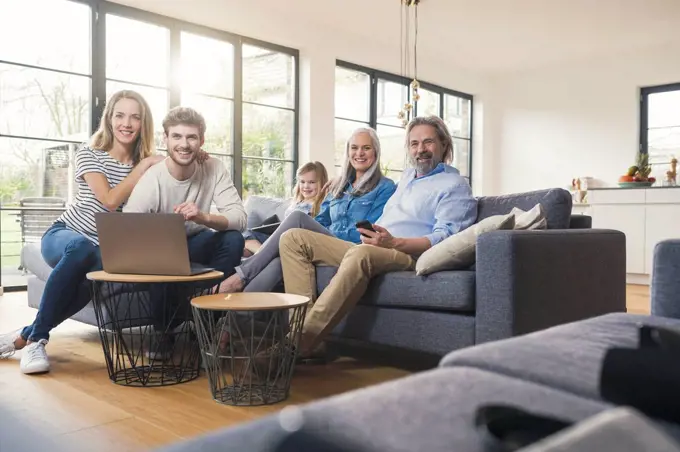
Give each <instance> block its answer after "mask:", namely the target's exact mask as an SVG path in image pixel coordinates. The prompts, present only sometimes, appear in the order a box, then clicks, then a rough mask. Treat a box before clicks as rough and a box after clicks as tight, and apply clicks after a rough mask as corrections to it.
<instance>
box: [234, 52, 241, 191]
mask: <svg viewBox="0 0 680 452" xmlns="http://www.w3.org/2000/svg"><path fill="white" fill-rule="evenodd" d="M232 127H233V129H232V137H233V140H234V142H233V145H234V158H233V173H232V178H233V180H234V185H235V186H236V190H238V192H239V194H240V195H241V196H243V41H242V40H239V41H238V42H236V43H234V120H233V121H232Z"/></svg>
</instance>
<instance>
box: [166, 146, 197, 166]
mask: <svg viewBox="0 0 680 452" xmlns="http://www.w3.org/2000/svg"><path fill="white" fill-rule="evenodd" d="M178 154H179V151H177V150H173V151H172V152H170V158H171V159H172V161H173V162H175V163H176V164H178V165H179V166H189V165H191V164H192V163H194V161H196V156H197V153H196V151H192V153H191V158H189V160H184V159H181V158H180V157H179V155H178Z"/></svg>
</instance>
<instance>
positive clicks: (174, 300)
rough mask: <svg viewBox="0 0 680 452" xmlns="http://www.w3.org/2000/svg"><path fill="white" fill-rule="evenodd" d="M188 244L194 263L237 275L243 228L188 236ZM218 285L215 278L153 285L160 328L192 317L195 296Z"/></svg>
mask: <svg viewBox="0 0 680 452" xmlns="http://www.w3.org/2000/svg"><path fill="white" fill-rule="evenodd" d="M187 244H188V246H189V260H190V261H191V262H194V263H197V264H202V265H205V266H206V267H212V268H214V269H215V270H217V271H221V272H222V273H224V278H227V277H229V276H231V275H233V274H234V268H235V267H236V266H237V265H238V264H239V263H241V257H242V256H243V248H244V247H245V239H244V238H243V235H242V234H241V233H240V232H239V231H217V232H215V231H211V230H206V231H202V232H199V233H198V234H195V235H193V236H191V237H188V238H187ZM215 285H217V282H216V281H214V280H212V281H205V282H202V283H190V284H183V283H179V284H177V283H175V284H151V285H150V288H149V293H150V295H151V305H152V306H153V308H152V309H153V318H154V327H155V328H156V330H158V331H163V330H165V329H166V328H168V327H170V328H174V327H175V326H177V325H179V324H180V323H182V322H183V321H184V320H186V319H188V318H190V317H191V316H190V309H191V308H190V305H189V301H190V300H189V298H190V297H191V295H192V294H193V293H194V292H196V291H197V290H201V289H207V288H209V287H213V286H215ZM164 300H165V302H164ZM178 307H179V309H178ZM173 313H174V314H173Z"/></svg>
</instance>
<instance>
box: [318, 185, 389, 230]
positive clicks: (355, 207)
mask: <svg viewBox="0 0 680 452" xmlns="http://www.w3.org/2000/svg"><path fill="white" fill-rule="evenodd" d="M396 189H397V186H396V184H395V183H394V181H392V179H388V178H387V177H383V178H382V179H381V180H380V182H378V185H376V187H375V188H374V189H373V190H372V191H370V192H368V193H366V194H365V195H363V196H360V197H356V196H352V195H351V194H350V193H351V192H352V184H351V183H349V184H347V187H346V188H345V193H344V194H343V195H342V197H341V198H338V199H335V198H334V197H333V194H329V195H328V196H327V197H326V199H325V200H324V201H323V203H322V204H321V209H320V211H319V214H318V215H317V216H316V218H315V220H316V221H318V222H319V223H321V225H323V226H324V227H325V228H326V229H328V230H329V231H330V232H332V233H333V235H335V236H336V237H337V238H339V239H342V240H346V241H348V242H353V243H361V238H360V237H361V235H360V234H359V231H357V228H356V223H357V221H361V220H368V221H370V222H371V223H375V221H376V220H377V219H378V218H379V217H380V215H382V212H383V207H384V206H385V203H386V202H387V200H388V199H389V198H390V196H392V194H393V193H394V191H395V190H396Z"/></svg>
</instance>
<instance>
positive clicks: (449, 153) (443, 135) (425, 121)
mask: <svg viewBox="0 0 680 452" xmlns="http://www.w3.org/2000/svg"><path fill="white" fill-rule="evenodd" d="M416 126H431V127H434V130H436V131H437V138H439V141H440V142H441V144H442V148H443V149H444V152H443V153H442V161H443V162H444V163H447V164H451V162H452V161H453V140H452V139H451V135H449V129H448V128H447V127H446V124H445V123H444V121H442V119H441V118H439V117H438V116H419V117H417V118H413V119H412V120H411V122H410V123H409V124H408V127H406V150H407V151H408V149H409V148H410V141H411V139H410V135H411V131H412V130H413V128H414V127H416Z"/></svg>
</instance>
